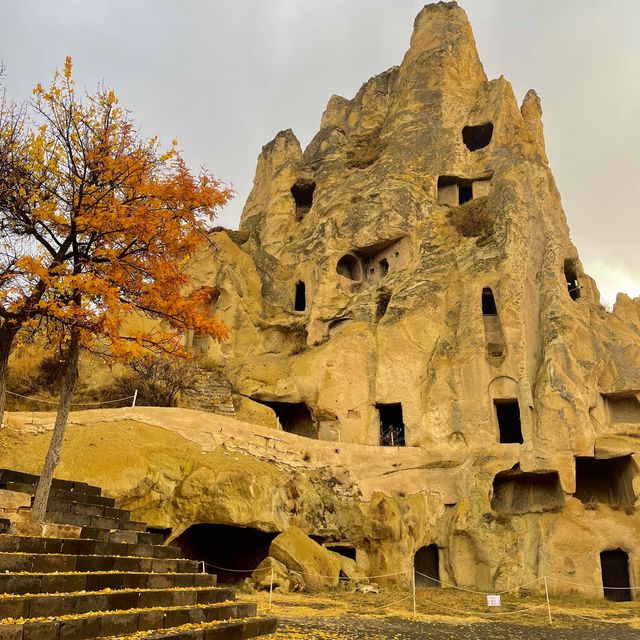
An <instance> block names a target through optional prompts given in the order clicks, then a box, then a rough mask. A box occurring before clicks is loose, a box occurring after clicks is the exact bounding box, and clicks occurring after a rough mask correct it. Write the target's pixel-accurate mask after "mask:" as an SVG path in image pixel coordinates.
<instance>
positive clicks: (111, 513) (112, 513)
mask: <svg viewBox="0 0 640 640" xmlns="http://www.w3.org/2000/svg"><path fill="white" fill-rule="evenodd" d="M71 495H73V494H71ZM47 511H54V512H57V513H75V514H78V515H85V516H99V517H103V518H114V519H116V520H129V518H130V517H131V513H130V512H129V511H127V510H126V509H116V508H115V507H103V506H101V505H98V504H86V503H83V502H72V501H70V500H49V502H48V503H47ZM145 528H146V527H145Z"/></svg>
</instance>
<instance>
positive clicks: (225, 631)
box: [113, 617, 278, 640]
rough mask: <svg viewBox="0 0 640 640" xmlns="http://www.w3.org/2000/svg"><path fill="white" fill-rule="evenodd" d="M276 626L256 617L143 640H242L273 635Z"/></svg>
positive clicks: (175, 630) (131, 638)
mask: <svg viewBox="0 0 640 640" xmlns="http://www.w3.org/2000/svg"><path fill="white" fill-rule="evenodd" d="M277 626H278V621H277V620H276V619H275V618H266V617H256V618H249V619H244V620H242V621H234V622H214V623H208V624H206V623H205V624H201V625H199V626H198V627H196V628H194V627H193V626H192V625H184V626H181V627H171V628H169V629H163V630H161V631H160V630H158V631H155V632H153V633H149V634H145V635H144V640H241V639H242V640H244V639H245V638H257V637H259V636H264V635H267V634H270V633H274V632H275V630H276V628H277ZM116 637H117V638H118V640H140V639H139V637H138V636H113V638H116Z"/></svg>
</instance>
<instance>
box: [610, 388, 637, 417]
mask: <svg viewBox="0 0 640 640" xmlns="http://www.w3.org/2000/svg"><path fill="white" fill-rule="evenodd" d="M603 397H604V400H605V403H606V405H607V411H608V413H609V422H611V423H612V424H619V423H624V422H627V423H629V422H630V423H638V422H640V402H639V401H638V397H637V395H636V394H635V393H615V394H605V395H603Z"/></svg>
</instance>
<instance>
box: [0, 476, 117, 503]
mask: <svg viewBox="0 0 640 640" xmlns="http://www.w3.org/2000/svg"><path fill="white" fill-rule="evenodd" d="M0 489H2V490H4V491H12V492H14V493H24V494H27V495H30V496H33V495H34V494H35V491H36V485H35V484H24V483H19V482H6V483H0ZM52 501H54V502H61V503H67V502H73V503H74V504H86V505H93V506H97V507H111V508H114V507H115V504H116V501H115V499H114V498H107V497H106V496H101V495H94V494H88V493H81V492H80V491H67V490H65V489H54V488H52V489H51V493H50V495H49V503H51V502H52Z"/></svg>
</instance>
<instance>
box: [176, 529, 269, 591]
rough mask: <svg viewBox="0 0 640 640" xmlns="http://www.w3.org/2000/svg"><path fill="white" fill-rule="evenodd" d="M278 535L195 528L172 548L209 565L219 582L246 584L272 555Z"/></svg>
mask: <svg viewBox="0 0 640 640" xmlns="http://www.w3.org/2000/svg"><path fill="white" fill-rule="evenodd" d="M277 535H278V533H277V532H267V531H261V530H259V529H252V528H251V527H238V526H235V525H227V524H193V525H191V526H190V527H189V528H188V529H186V530H185V531H184V532H183V533H181V534H180V535H179V536H178V537H177V538H176V539H175V540H174V541H173V542H172V543H171V545H172V546H174V547H178V548H179V549H180V550H181V551H182V554H183V557H185V558H188V559H190V560H199V561H202V562H204V563H205V565H204V567H205V571H206V573H213V574H216V575H217V576H218V582H221V583H225V584H233V583H237V582H242V581H244V579H245V578H248V577H249V576H250V575H251V572H252V571H253V570H254V569H255V568H256V567H257V566H258V565H259V564H260V563H261V562H262V561H263V560H264V559H265V558H266V557H267V556H268V555H269V545H270V544H271V541H272V540H273V539H274V538H275V537H276V536H277Z"/></svg>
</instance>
